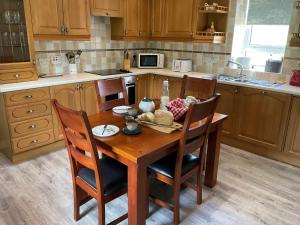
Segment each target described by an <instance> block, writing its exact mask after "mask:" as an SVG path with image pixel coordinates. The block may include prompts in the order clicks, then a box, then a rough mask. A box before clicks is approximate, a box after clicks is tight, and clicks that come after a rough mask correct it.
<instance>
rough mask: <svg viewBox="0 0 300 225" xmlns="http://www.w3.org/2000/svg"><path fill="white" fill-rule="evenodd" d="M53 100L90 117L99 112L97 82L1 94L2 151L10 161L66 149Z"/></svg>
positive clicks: (0, 130)
mask: <svg viewBox="0 0 300 225" xmlns="http://www.w3.org/2000/svg"><path fill="white" fill-rule="evenodd" d="M51 99H57V100H58V102H59V103H60V104H62V105H63V106H65V107H68V108H71V109H74V110H84V111H86V112H87V114H88V115H92V114H95V113H97V112H98V110H99V108H98V102H97V95H96V89H95V85H94V82H85V83H76V84H67V85H60V86H52V87H47V88H35V89H29V90H24V91H15V92H8V93H4V94H0V111H1V114H0V124H1V126H0V133H1V135H0V151H2V152H3V153H4V154H5V155H6V156H7V157H8V158H9V159H11V161H13V162H18V161H23V160H26V159H29V158H32V157H35V156H38V155H41V154H44V153H46V152H49V151H53V150H56V149H61V148H62V147H63V146H64V143H63V141H62V139H63V136H62V134H61V131H60V127H59V123H58V120H57V117H56V115H55V113H54V110H52V106H51V104H50V100H51Z"/></svg>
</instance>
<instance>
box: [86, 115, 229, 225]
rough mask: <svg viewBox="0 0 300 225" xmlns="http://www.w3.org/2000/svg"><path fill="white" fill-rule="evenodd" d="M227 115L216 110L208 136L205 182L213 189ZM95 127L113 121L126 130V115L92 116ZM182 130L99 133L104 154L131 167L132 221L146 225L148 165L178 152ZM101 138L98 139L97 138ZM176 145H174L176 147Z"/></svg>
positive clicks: (129, 200) (92, 125) (129, 218)
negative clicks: (110, 134) (114, 133)
mask: <svg viewBox="0 0 300 225" xmlns="http://www.w3.org/2000/svg"><path fill="white" fill-rule="evenodd" d="M226 118H227V115H223V114H219V113H215V115H214V118H213V121H212V126H211V129H210V134H209V137H208V146H207V156H206V167H205V179H204V184H205V185H206V186H208V187H210V188H212V187H214V186H215V185H216V183H217V173H218V164H219V155H220V138H221V131H222V125H223V121H224V120H225V119H226ZM89 121H90V124H91V127H94V126H97V125H103V124H112V125H116V126H118V127H119V128H120V129H122V128H123V127H124V126H125V118H124V116H121V115H117V114H115V113H113V112H111V111H109V112H101V113H98V114H96V115H92V116H90V117H89ZM180 136H181V132H180V131H174V132H173V133H171V134H167V133H162V132H160V131H157V130H154V129H151V128H149V127H145V126H143V127H142V132H141V133H140V134H138V135H131V136H129V135H125V134H124V133H123V132H122V131H120V132H119V133H117V134H116V135H114V136H111V137H97V136H95V139H96V143H97V147H98V148H101V151H102V152H104V154H106V155H108V156H110V157H112V158H114V159H116V160H118V161H119V162H121V163H123V164H125V165H127V167H128V224H129V225H144V224H145V223H146V222H145V221H146V217H147V213H148V205H149V203H148V196H147V191H146V190H147V186H146V185H147V184H148V182H147V179H148V178H147V166H148V165H149V164H151V163H153V162H155V161H157V160H159V159H161V158H163V157H165V156H167V155H168V154H170V153H172V152H174V151H176V148H175V146H176V145H177V144H178V143H179V139H180ZM97 140H98V141H97ZM172 146H174V148H172Z"/></svg>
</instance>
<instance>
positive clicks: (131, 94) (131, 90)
mask: <svg viewBox="0 0 300 225" xmlns="http://www.w3.org/2000/svg"><path fill="white" fill-rule="evenodd" d="M86 72H87V73H91V74H96V75H99V76H111V75H119V74H127V73H131V72H130V71H128V70H122V69H120V70H117V69H107V70H94V71H86ZM108 79H118V78H108ZM124 80H125V85H126V90H127V95H128V102H129V105H133V104H135V76H125V77H124ZM120 95H121V93H119V94H113V95H109V96H106V97H105V100H106V101H110V100H114V99H118V98H121V97H123V96H120Z"/></svg>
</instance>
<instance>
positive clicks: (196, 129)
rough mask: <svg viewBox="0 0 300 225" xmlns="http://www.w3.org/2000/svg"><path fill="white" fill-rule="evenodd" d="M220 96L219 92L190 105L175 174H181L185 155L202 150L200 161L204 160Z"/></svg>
mask: <svg viewBox="0 0 300 225" xmlns="http://www.w3.org/2000/svg"><path fill="white" fill-rule="evenodd" d="M219 97H220V95H219V94H217V95H216V96H214V97H212V98H210V99H208V100H206V101H204V102H200V103H194V104H191V105H190V106H189V110H188V112H187V115H186V117H185V120H184V124H183V128H182V136H181V139H180V145H179V150H178V154H177V161H176V170H175V174H176V175H177V176H180V175H181V168H182V160H183V157H184V155H186V154H189V153H193V152H195V151H198V150H200V152H199V163H201V162H203V160H204V155H205V146H206V141H207V138H208V134H209V127H210V124H211V122H212V119H213V116H214V113H215V110H216V106H217V103H218V100H219Z"/></svg>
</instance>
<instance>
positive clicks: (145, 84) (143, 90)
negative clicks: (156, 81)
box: [135, 74, 151, 104]
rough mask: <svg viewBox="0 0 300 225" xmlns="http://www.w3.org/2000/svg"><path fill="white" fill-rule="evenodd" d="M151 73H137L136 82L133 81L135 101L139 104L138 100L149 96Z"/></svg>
mask: <svg viewBox="0 0 300 225" xmlns="http://www.w3.org/2000/svg"><path fill="white" fill-rule="evenodd" d="M150 76H151V75H149V74H145V75H138V76H137V77H136V83H135V93H136V101H135V102H136V103H137V104H139V102H140V101H141V100H142V99H143V98H144V97H148V98H150V88H151V77H150Z"/></svg>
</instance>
